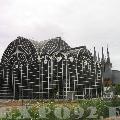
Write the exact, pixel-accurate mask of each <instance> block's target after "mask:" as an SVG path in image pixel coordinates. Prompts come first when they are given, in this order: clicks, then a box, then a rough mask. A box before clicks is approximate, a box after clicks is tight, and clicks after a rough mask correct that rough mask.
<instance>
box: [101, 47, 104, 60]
mask: <svg viewBox="0 0 120 120" xmlns="http://www.w3.org/2000/svg"><path fill="white" fill-rule="evenodd" d="M104 59H105V58H104V52H103V47H102V60H101V61H104Z"/></svg>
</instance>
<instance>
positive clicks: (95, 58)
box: [94, 47, 97, 62]
mask: <svg viewBox="0 0 120 120" xmlns="http://www.w3.org/2000/svg"><path fill="white" fill-rule="evenodd" d="M94 61H95V62H96V61H97V56H96V50H95V47H94Z"/></svg>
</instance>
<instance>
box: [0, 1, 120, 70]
mask: <svg viewBox="0 0 120 120" xmlns="http://www.w3.org/2000/svg"><path fill="white" fill-rule="evenodd" d="M17 36H23V37H27V38H31V39H34V40H38V41H42V40H47V39H49V38H54V37H57V36H61V37H62V39H63V40H65V41H66V42H67V43H68V44H69V45H70V46H71V47H77V46H81V45H86V46H87V48H88V49H89V50H91V51H93V47H94V46H95V47H96V50H97V52H100V53H101V47H102V46H104V50H105V52H106V47H107V44H108V45H109V51H110V57H111V62H112V64H113V69H118V70H120V47H119V46H120V0H0V51H1V52H0V58H1V56H2V54H3V52H4V50H5V49H6V47H7V46H8V45H9V43H10V42H12V41H13V40H14V39H16V37H17ZM105 54H106V53H105Z"/></svg>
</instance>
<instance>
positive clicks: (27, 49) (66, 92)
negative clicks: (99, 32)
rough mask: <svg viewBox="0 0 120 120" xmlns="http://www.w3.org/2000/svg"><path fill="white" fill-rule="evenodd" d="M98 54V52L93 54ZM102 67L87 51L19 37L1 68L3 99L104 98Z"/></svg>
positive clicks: (7, 51)
mask: <svg viewBox="0 0 120 120" xmlns="http://www.w3.org/2000/svg"><path fill="white" fill-rule="evenodd" d="M94 53H95V51H94ZM102 69H103V67H102V64H101V61H100V60H99V59H98V60H97V59H96V56H95V55H94V56H92V54H91V52H90V51H89V50H88V49H87V48H86V47H85V46H81V47H76V48H70V46H69V45H68V44H67V43H66V42H64V41H63V40H61V38H60V37H57V38H55V39H51V40H47V41H42V42H36V41H33V40H28V39H26V38H23V37H18V38H17V39H16V40H14V41H13V42H11V43H10V44H9V45H8V47H7V49H6V50H5V52H4V54H3V56H2V60H1V64H0V98H10V99H22V98H23V99H82V98H93V97H94V98H96V97H101V96H102V94H103V93H102Z"/></svg>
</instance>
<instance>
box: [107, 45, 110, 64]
mask: <svg viewBox="0 0 120 120" xmlns="http://www.w3.org/2000/svg"><path fill="white" fill-rule="evenodd" d="M107 62H108V63H110V55H109V50H108V45H107Z"/></svg>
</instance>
